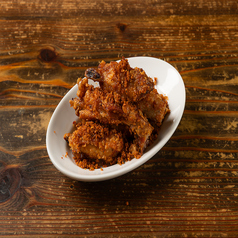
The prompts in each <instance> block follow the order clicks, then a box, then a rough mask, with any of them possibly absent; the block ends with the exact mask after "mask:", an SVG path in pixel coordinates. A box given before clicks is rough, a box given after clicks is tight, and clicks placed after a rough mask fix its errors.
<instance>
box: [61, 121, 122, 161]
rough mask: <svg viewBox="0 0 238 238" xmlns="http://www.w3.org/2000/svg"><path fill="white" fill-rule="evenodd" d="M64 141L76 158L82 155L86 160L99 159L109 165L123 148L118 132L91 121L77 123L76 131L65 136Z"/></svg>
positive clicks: (120, 135)
mask: <svg viewBox="0 0 238 238" xmlns="http://www.w3.org/2000/svg"><path fill="white" fill-rule="evenodd" d="M64 139H65V140H66V141H67V142H68V144H69V146H70V148H71V150H72V152H73V153H74V154H75V155H77V156H78V157H79V156H80V154H84V155H86V156H87V157H88V158H91V159H101V160H105V161H106V162H109V163H110V161H112V159H113V158H114V157H115V156H117V155H118V154H119V153H120V152H121V151H122V150H123V147H124V142H123V138H122V134H121V133H120V132H117V131H116V130H115V129H113V130H109V128H108V127H105V126H102V125H100V124H99V123H96V122H92V121H87V122H85V121H82V122H80V123H78V124H77V125H76V130H75V131H74V132H73V133H68V134H65V136H64Z"/></svg>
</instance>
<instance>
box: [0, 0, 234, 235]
mask: <svg viewBox="0 0 238 238" xmlns="http://www.w3.org/2000/svg"><path fill="white" fill-rule="evenodd" d="M0 24H1V27H0V121H1V123H0V236H2V237H71V236H74V237H79V236H85V237H118V236H119V237H128V236H134V237H238V6H237V1H236V0H206V1H202V0H188V1H177V0H168V1H162V0H158V1H156V0H143V1H139V0H137V1H135V0H116V1H111V0H110V1H108V0H103V1H102V0H99V1H92V0H81V1H73V0H62V1H60V0H55V1H46V0H41V1H38V0H37V1H29V0H25V1H21V0H14V1H10V0H6V1H1V2H0ZM142 55H143V56H152V57H156V58H160V59H162V60H165V61H167V62H169V63H170V64H172V65H173V66H174V67H175V68H176V69H177V70H178V71H179V72H180V74H181V76H182V78H183V80H184V83H185V85H186V93H187V100H186V107H185V112H184V116H183V118H182V121H181V123H180V125H179V127H178V129H177V130H176V132H175V134H174V135H173V136H172V138H171V139H170V140H169V142H168V143H167V144H166V145H165V146H164V148H163V149H162V150H161V151H160V152H159V153H158V154H156V156H154V157H153V158H152V159H151V160H150V161H148V162H147V163H146V164H144V165H143V166H141V167H140V168H138V169H136V170H135V171H133V172H131V173H128V174H126V175H124V176H121V177H119V178H116V179H113V180H109V181H105V182H99V183H84V182H77V181H73V180H71V179H69V178H67V177H65V176H64V175H62V174H61V173H60V172H58V171H57V170H56V168H55V167H54V166H53V164H52V163H51V161H50V159H49V157H48V154H47V151H46V140H45V135H46V130H47V126H48V123H49V120H50V117H51V115H52V113H53V111H54V109H55V107H56V106H57V104H58V103H59V101H60V100H61V99H62V97H63V96H64V95H65V94H66V93H67V91H68V90H69V89H70V88H71V87H72V86H73V85H74V84H75V82H76V80H77V78H78V77H81V76H83V73H84V70H85V69H86V68H87V67H94V66H97V65H98V63H99V62H100V61H101V60H105V61H107V62H109V61H111V60H118V59H120V58H121V56H125V57H130V56H142Z"/></svg>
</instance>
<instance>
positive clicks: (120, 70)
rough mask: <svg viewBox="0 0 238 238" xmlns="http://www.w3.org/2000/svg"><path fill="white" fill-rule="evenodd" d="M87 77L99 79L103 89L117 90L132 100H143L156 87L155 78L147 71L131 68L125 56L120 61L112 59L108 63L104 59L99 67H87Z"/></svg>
mask: <svg viewBox="0 0 238 238" xmlns="http://www.w3.org/2000/svg"><path fill="white" fill-rule="evenodd" d="M85 77H87V78H88V79H92V80H94V81H98V82H99V84H100V87H101V88H102V89H103V90H106V91H108V92H117V93H119V94H120V95H122V97H125V99H126V100H129V101H132V102H137V101H139V100H141V99H142V98H144V97H145V95H146V94H147V93H149V92H150V91H151V90H153V88H154V82H153V80H152V79H151V78H150V77H148V76H147V75H146V73H145V71H144V70H142V69H140V68H134V69H133V68H131V67H130V65H129V63H128V60H127V59H125V58H122V60H121V61H120V62H119V63H117V62H115V61H112V62H110V63H108V64H106V62H105V61H102V62H101V63H100V64H99V66H98V68H97V69H93V68H89V69H87V70H86V71H85Z"/></svg>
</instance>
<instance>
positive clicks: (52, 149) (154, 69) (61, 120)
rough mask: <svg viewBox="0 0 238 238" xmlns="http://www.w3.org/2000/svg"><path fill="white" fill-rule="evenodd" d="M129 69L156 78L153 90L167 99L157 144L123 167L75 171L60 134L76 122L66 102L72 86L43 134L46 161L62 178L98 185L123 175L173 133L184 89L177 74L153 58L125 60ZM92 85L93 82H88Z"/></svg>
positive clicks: (139, 163) (151, 153)
mask: <svg viewBox="0 0 238 238" xmlns="http://www.w3.org/2000/svg"><path fill="white" fill-rule="evenodd" d="M128 61H129V64H130V65H131V67H133V68H134V67H139V68H142V69H144V70H145V72H146V73H147V75H148V76H150V77H151V78H154V77H156V78H157V79H158V80H157V85H156V89H157V90H158V92H159V93H162V94H165V95H166V96H168V98H169V99H168V103H169V108H170V111H171V112H170V113H169V115H167V116H166V118H165V119H164V122H163V124H162V126H161V128H160V133H159V136H158V138H157V140H156V141H155V142H154V143H153V145H151V146H150V147H149V148H147V149H146V151H145V153H144V154H143V156H142V157H141V158H140V159H133V160H131V161H128V162H126V163H125V164H123V165H118V164H115V165H113V166H109V167H107V168H103V170H101V169H96V170H94V171H89V170H85V169H82V168H80V167H78V166H77V165H76V164H75V162H74V160H73V155H72V152H71V151H70V149H69V147H68V145H67V143H66V141H65V140H64V134H65V133H68V132H71V131H72V129H73V121H77V119H78V118H77V116H76V115H75V111H74V109H73V108H72V107H70V104H69V100H70V99H72V98H74V97H76V93H77V89H78V87H77V85H75V86H74V87H73V88H72V89H71V90H70V91H69V92H68V93H67V94H66V95H65V97H64V98H63V99H62V100H61V101H60V103H59V105H58V106H57V108H56V109H55V111H54V113H53V115H52V117H51V120H50V122H49V125H48V129H47V134H46V146H47V151H48V154H49V157H50V159H51V161H52V163H53V164H54V166H55V167H56V168H57V169H58V170H59V171H61V172H62V173H63V174H65V175H66V176H68V177H70V178H72V179H75V180H80V181H88V182H90V181H91V182H93V181H102V180H107V179H111V178H115V177H118V176H120V175H123V174H125V173H127V172H129V171H131V170H133V169H135V168H137V167H139V166H140V165H142V164H143V163H145V162H146V161H148V160H149V159H150V158H151V157H152V156H154V155H155V154H156V153H157V152H158V151H159V150H160V149H161V148H162V147H163V146H164V145H165V143H166V142H167V141H168V140H169V138H170V137H171V136H172V134H173V133H174V131H175V130H176V128H177V126H178V124H179V122H180V120H181V117H182V115H183V111H184V106H185V96H186V95H185V87H184V83H183V80H182V78H181V76H180V74H179V73H178V71H177V70H176V69H175V68H174V67H173V66H172V65H170V64H168V63H166V62H165V61H162V60H160V59H157V58H151V57H132V58H128ZM91 83H92V84H93V81H92V82H91Z"/></svg>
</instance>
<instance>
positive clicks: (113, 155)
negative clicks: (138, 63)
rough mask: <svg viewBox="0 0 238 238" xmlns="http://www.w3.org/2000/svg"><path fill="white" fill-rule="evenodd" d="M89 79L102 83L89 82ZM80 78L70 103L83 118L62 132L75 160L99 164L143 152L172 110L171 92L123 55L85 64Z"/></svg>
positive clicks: (85, 165)
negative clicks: (160, 89) (161, 90)
mask: <svg viewBox="0 0 238 238" xmlns="http://www.w3.org/2000/svg"><path fill="white" fill-rule="evenodd" d="M88 79H92V80H94V81H96V82H99V87H94V86H93V85H89V83H88ZM77 84H78V91H77V97H75V98H73V99H72V100H70V105H71V106H72V107H73V108H74V110H75V114H76V115H77V116H78V117H79V120H80V123H78V124H77V125H76V129H75V131H74V132H73V133H67V134H65V137H64V138H65V140H66V141H67V142H68V144H69V146H70V148H71V150H72V152H73V154H74V159H75V161H76V164H77V165H78V166H80V167H82V168H89V169H95V168H99V167H100V166H104V165H106V166H108V165H112V164H115V163H118V164H122V163H124V162H125V161H128V160H131V159H133V158H140V157H141V156H142V154H143V152H144V150H145V148H146V146H147V145H148V143H152V142H153V141H154V140H155V138H156V137H157V135H158V134H157V133H158V130H157V129H158V128H159V127H160V126H161V124H162V121H163V119H164V117H165V115H166V114H167V113H168V112H169V107H168V102H167V97H165V96H163V95H162V94H159V93H158V91H157V90H156V89H155V82H154V81H153V80H152V79H151V78H150V77H148V76H147V75H146V73H145V71H144V70H143V69H140V68H131V67H130V65H129V63H128V60H126V59H125V58H122V60H121V61H120V62H119V63H117V62H110V63H106V62H105V61H102V62H101V63H100V64H99V66H98V68H97V69H93V68H89V69H87V70H86V71H85V77H84V78H79V79H78V81H77ZM85 156H86V157H85ZM98 161H100V163H99V164H100V165H99V164H98Z"/></svg>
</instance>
